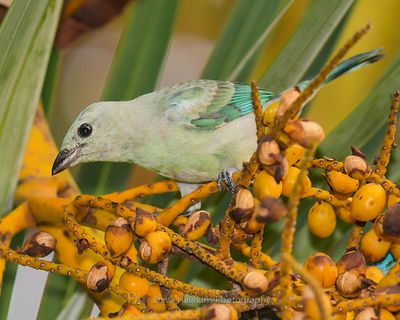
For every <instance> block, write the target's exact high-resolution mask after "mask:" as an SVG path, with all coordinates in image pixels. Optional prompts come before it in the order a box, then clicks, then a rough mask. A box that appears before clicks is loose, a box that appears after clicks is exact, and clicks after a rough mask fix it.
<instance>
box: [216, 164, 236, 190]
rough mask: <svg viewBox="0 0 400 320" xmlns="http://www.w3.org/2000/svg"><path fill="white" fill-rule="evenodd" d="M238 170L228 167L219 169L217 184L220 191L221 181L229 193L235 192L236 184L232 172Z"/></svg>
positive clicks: (221, 188)
mask: <svg viewBox="0 0 400 320" xmlns="http://www.w3.org/2000/svg"><path fill="white" fill-rule="evenodd" d="M238 171H239V170H238V169H236V168H228V169H224V170H222V171H221V173H220V174H219V175H218V178H217V185H218V189H219V190H220V191H222V190H223V187H222V183H224V184H225V186H226V189H227V190H229V191H230V192H231V193H235V191H236V184H235V181H234V180H233V174H235V173H236V172H238Z"/></svg>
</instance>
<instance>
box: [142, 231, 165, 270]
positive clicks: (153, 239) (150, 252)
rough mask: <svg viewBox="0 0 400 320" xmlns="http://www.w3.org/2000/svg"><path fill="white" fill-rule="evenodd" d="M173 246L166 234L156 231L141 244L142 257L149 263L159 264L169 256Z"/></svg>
mask: <svg viewBox="0 0 400 320" xmlns="http://www.w3.org/2000/svg"><path fill="white" fill-rule="evenodd" d="M171 246H172V244H171V239H170V237H169V236H168V235H167V234H166V233H165V232H162V231H154V232H151V233H149V234H148V235H147V236H146V237H145V238H144V240H143V241H142V243H141V244H140V248H139V252H140V256H141V257H142V259H143V260H144V261H146V262H148V263H157V262H160V261H161V260H163V259H164V258H166V257H167V256H168V254H169V252H170V251H171Z"/></svg>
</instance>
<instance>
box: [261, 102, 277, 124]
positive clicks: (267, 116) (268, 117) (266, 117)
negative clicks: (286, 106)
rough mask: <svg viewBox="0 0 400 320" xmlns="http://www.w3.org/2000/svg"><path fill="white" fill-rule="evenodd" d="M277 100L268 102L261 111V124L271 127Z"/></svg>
mask: <svg viewBox="0 0 400 320" xmlns="http://www.w3.org/2000/svg"><path fill="white" fill-rule="evenodd" d="M278 106H279V101H276V102H274V103H272V104H270V105H269V106H268V107H267V109H265V111H264V113H263V119H262V121H263V124H264V125H265V126H267V127H271V126H272V125H273V124H274V121H275V116H276V111H277V110H278Z"/></svg>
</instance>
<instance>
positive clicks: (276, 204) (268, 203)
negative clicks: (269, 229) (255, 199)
mask: <svg viewBox="0 0 400 320" xmlns="http://www.w3.org/2000/svg"><path fill="white" fill-rule="evenodd" d="M254 214H255V218H256V220H257V221H259V222H263V223H272V222H276V221H279V220H280V219H282V218H283V217H284V216H286V214H287V208H286V205H285V204H284V203H283V202H282V200H281V199H276V198H272V197H267V198H265V199H264V200H262V201H261V202H260V204H259V205H257V206H256V208H255V212H254Z"/></svg>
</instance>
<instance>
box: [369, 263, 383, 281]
mask: <svg viewBox="0 0 400 320" xmlns="http://www.w3.org/2000/svg"><path fill="white" fill-rule="evenodd" d="M365 277H366V278H367V279H371V280H372V281H374V282H375V283H378V282H379V281H381V280H382V278H383V277H384V275H383V273H382V271H381V269H379V268H378V267H375V266H368V267H367V268H366V269H365Z"/></svg>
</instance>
